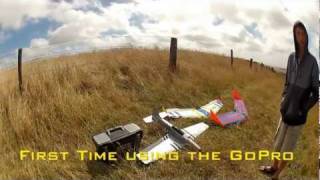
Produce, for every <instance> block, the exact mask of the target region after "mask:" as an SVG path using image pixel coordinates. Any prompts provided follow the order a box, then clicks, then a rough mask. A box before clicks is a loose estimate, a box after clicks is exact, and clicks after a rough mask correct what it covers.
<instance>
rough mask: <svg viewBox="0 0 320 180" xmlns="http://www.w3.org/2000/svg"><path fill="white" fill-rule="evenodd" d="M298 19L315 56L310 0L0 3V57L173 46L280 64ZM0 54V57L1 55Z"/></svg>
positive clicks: (315, 14)
mask: <svg viewBox="0 0 320 180" xmlns="http://www.w3.org/2000/svg"><path fill="white" fill-rule="evenodd" d="M296 20H301V21H302V22H303V23H304V24H305V25H306V27H307V30H308V33H309V49H310V51H311V52H312V53H313V54H314V55H315V56H316V57H317V59H319V57H318V56H319V49H318V46H319V44H318V43H319V2H318V0H303V1H302V0H259V1H256V0H241V1H240V0H220V1H217V0H197V1H196V0H100V1H99V0H32V1H30V0H0V62H1V57H2V56H5V55H6V54H9V53H10V52H13V51H15V50H16V49H17V48H19V47H23V48H28V49H29V50H30V51H31V50H32V51H33V52H40V51H41V49H42V51H43V47H57V46H60V45H61V46H63V45H65V46H66V44H67V45H68V46H69V45H70V46H71V45H76V44H77V43H80V41H85V42H86V44H87V45H88V46H93V47H105V46H116V45H120V44H121V43H128V42H129V43H131V44H139V43H142V44H144V45H146V46H148V47H154V46H159V47H167V46H168V45H169V38H170V37H172V36H174V37H178V46H179V47H183V48H189V49H197V50H203V51H211V52H217V53H223V54H229V52H230V49H231V48H232V49H234V55H235V56H239V57H244V58H253V59H254V60H256V61H259V62H264V63H265V64H268V65H272V66H278V67H285V66H286V63H287V62H286V61H287V57H288V55H289V53H290V52H292V51H293V50H294V46H293V36H292V25H293V23H294V22H295V21H296ZM1 55H2V56H1Z"/></svg>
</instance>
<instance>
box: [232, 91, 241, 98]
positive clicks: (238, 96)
mask: <svg viewBox="0 0 320 180" xmlns="http://www.w3.org/2000/svg"><path fill="white" fill-rule="evenodd" d="M231 95H232V98H233V99H236V100H241V99H242V98H241V96H240V93H239V91H237V90H236V89H234V90H232V92H231Z"/></svg>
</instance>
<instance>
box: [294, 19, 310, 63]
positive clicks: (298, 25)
mask: <svg viewBox="0 0 320 180" xmlns="http://www.w3.org/2000/svg"><path fill="white" fill-rule="evenodd" d="M297 27H301V28H302V29H303V30H304V32H305V33H306V36H307V37H306V46H305V48H304V56H305V55H307V54H308V53H309V49H308V41H309V40H308V39H309V38H308V33H307V29H306V27H305V26H304V24H303V23H302V22H301V21H297V22H295V23H294V26H293V39H294V48H295V55H296V57H297V56H298V54H299V47H298V42H297V39H296V35H295V33H294V30H295V29H296V28H297Z"/></svg>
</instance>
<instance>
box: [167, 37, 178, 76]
mask: <svg viewBox="0 0 320 180" xmlns="http://www.w3.org/2000/svg"><path fill="white" fill-rule="evenodd" d="M177 44H178V40H177V38H171V43H170V57H169V70H170V71H171V72H176V70H177Z"/></svg>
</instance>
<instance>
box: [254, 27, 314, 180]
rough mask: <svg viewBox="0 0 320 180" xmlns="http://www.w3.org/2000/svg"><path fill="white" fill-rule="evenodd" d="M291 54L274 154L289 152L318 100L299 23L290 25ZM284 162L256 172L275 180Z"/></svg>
mask: <svg viewBox="0 0 320 180" xmlns="http://www.w3.org/2000/svg"><path fill="white" fill-rule="evenodd" d="M293 38H294V47H295V52H293V53H292V54H290V56H289V59H288V64H287V72H286V80H285V85H284V90H283V93H282V101H281V108H280V112H281V118H280V121H279V126H278V129H277V132H276V135H275V139H274V151H276V152H293V151H294V148H295V145H296V143H297V140H298V137H299V136H300V134H301V129H302V128H303V126H304V124H305V123H306V120H307V115H308V111H309V110H310V109H311V108H312V107H313V106H314V105H315V104H316V103H317V101H318V99H319V68H318V64H317V60H316V58H315V57H314V56H313V55H312V54H311V53H310V52H309V50H308V33H307V30H306V28H305V26H304V25H303V23H302V22H300V21H298V22H296V23H295V24H294V26H293ZM286 165H287V161H284V160H274V162H273V165H272V166H261V167H260V171H261V172H262V173H264V174H267V175H269V176H270V177H271V179H278V178H279V175H280V173H281V171H282V170H283V169H284V168H285V167H286Z"/></svg>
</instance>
